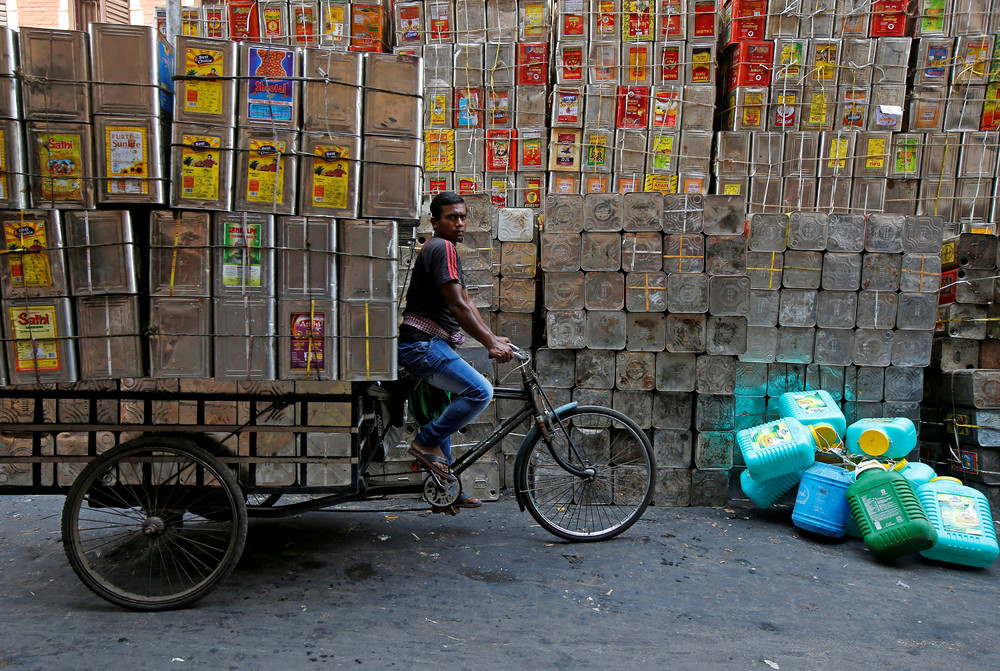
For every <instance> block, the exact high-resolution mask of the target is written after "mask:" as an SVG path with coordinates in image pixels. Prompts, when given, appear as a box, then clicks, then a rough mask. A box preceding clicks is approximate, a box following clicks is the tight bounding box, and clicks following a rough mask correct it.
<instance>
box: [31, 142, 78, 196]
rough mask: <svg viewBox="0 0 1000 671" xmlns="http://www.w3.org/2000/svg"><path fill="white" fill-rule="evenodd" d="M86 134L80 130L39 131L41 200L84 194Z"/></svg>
mask: <svg viewBox="0 0 1000 671" xmlns="http://www.w3.org/2000/svg"><path fill="white" fill-rule="evenodd" d="M84 151H85V149H84V146H83V138H82V137H81V136H80V134H78V133H58V134H57V133H39V134H38V158H39V165H41V167H42V194H41V198H42V200H54V201H67V200H70V201H71V200H81V199H82V198H83V152H84Z"/></svg>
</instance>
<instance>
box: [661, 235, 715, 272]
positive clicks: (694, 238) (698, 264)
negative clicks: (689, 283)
mask: <svg viewBox="0 0 1000 671" xmlns="http://www.w3.org/2000/svg"><path fill="white" fill-rule="evenodd" d="M663 270H664V271H665V272H667V273H700V272H703V271H704V270H705V236H704V235H702V234H701V233H678V234H673V233H671V234H667V235H665V236H663Z"/></svg>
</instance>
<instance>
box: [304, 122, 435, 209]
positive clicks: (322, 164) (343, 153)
mask: <svg viewBox="0 0 1000 671" xmlns="http://www.w3.org/2000/svg"><path fill="white" fill-rule="evenodd" d="M452 133H454V131H452ZM452 147H453V149H452V156H454V136H453V137H452ZM350 158H351V156H350V148H349V147H340V146H337V145H323V146H317V147H316V149H315V153H314V158H313V188H312V191H313V196H312V202H313V205H315V206H316V207H329V208H334V209H339V210H342V209H345V208H346V207H347V190H348V186H349V181H350V167H351V163H350V161H349V160H348V159H350ZM449 169H451V168H449Z"/></svg>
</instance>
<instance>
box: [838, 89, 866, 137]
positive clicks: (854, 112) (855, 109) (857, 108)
mask: <svg viewBox="0 0 1000 671" xmlns="http://www.w3.org/2000/svg"><path fill="white" fill-rule="evenodd" d="M867 105H868V90H867V89H847V90H846V91H844V114H843V115H842V116H841V119H840V122H841V123H842V124H843V125H844V126H847V127H849V128H864V127H865V109H866V107H867Z"/></svg>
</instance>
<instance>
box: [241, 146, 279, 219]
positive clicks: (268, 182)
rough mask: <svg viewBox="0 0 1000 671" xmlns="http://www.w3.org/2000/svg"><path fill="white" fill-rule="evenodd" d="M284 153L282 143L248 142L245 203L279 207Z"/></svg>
mask: <svg viewBox="0 0 1000 671" xmlns="http://www.w3.org/2000/svg"><path fill="white" fill-rule="evenodd" d="M284 153H285V143H284V142H275V141H274V140H250V156H249V161H250V163H249V165H248V166H247V201H249V202H251V203H275V204H277V205H281V201H282V196H283V195H284V194H283V193H282V189H283V186H284V174H283V171H282V169H281V168H282V158H283V156H284Z"/></svg>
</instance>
